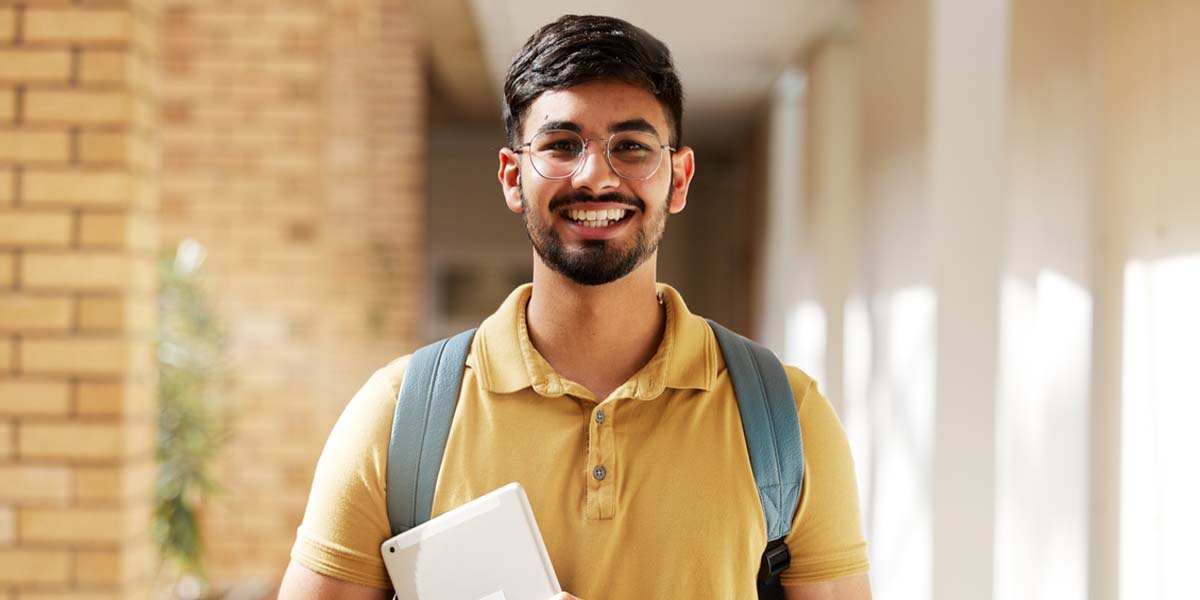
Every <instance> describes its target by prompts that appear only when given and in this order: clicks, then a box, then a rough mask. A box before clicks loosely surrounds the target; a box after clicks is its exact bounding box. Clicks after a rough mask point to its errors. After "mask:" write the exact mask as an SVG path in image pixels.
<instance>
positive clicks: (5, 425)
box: [0, 421, 15, 459]
mask: <svg viewBox="0 0 1200 600" xmlns="http://www.w3.org/2000/svg"><path fill="white" fill-rule="evenodd" d="M12 432H13V426H12V423H11V422H9V421H0V459H7V458H9V457H11V456H12V454H13V450H15V448H13V444H12Z"/></svg>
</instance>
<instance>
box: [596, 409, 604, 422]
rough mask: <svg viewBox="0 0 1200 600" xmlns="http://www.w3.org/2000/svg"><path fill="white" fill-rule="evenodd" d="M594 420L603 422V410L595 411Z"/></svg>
mask: <svg viewBox="0 0 1200 600" xmlns="http://www.w3.org/2000/svg"><path fill="white" fill-rule="evenodd" d="M596 422H597V423H604V411H603V410H598V411H596Z"/></svg>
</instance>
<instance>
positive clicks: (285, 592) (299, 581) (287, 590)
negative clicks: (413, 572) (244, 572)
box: [279, 560, 392, 600]
mask: <svg viewBox="0 0 1200 600" xmlns="http://www.w3.org/2000/svg"><path fill="white" fill-rule="evenodd" d="M391 597H392V592H391V591H389V590H382V589H379V588H374V587H370V586H366V585H359V584H357V583H350V582H349V581H342V580H340V579H334V578H332V577H328V576H325V575H321V574H320V573H315V572H313V571H310V570H309V569H308V568H306V567H305V566H304V565H301V564H300V563H298V562H296V561H294V560H293V561H292V562H290V563H288V568H287V572H286V573H284V575H283V583H282V584H280V586H279V600H326V599H328V600H333V599H344V600H388V599H389V598H391Z"/></svg>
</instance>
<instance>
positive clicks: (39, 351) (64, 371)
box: [19, 337, 140, 375]
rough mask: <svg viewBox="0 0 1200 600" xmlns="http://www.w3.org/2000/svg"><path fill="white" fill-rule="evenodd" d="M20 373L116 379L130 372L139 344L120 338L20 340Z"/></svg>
mask: <svg viewBox="0 0 1200 600" xmlns="http://www.w3.org/2000/svg"><path fill="white" fill-rule="evenodd" d="M20 344H21V352H20V355H19V358H20V361H21V365H20V368H21V372H23V373H46V374H61V375H109V374H111V375H119V374H121V373H124V372H126V371H128V370H130V369H131V368H132V365H133V362H132V361H133V355H134V349H135V347H136V346H137V345H139V344H140V343H138V342H130V341H128V340H123V339H119V338H28V337H27V338H23V339H22V340H21V342H20Z"/></svg>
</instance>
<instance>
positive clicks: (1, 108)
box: [0, 88, 17, 123]
mask: <svg viewBox="0 0 1200 600" xmlns="http://www.w3.org/2000/svg"><path fill="white" fill-rule="evenodd" d="M16 116H17V94H16V92H13V91H12V90H7V89H4V88H0V123H9V122H11V121H12V120H13V119H14V118H16Z"/></svg>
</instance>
